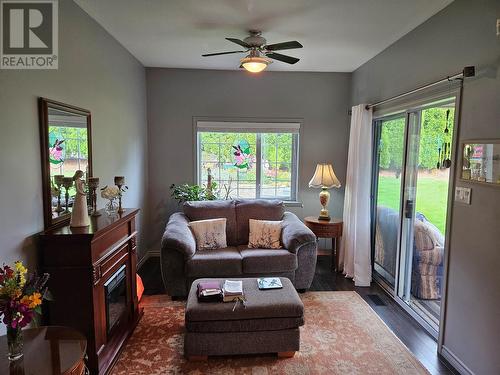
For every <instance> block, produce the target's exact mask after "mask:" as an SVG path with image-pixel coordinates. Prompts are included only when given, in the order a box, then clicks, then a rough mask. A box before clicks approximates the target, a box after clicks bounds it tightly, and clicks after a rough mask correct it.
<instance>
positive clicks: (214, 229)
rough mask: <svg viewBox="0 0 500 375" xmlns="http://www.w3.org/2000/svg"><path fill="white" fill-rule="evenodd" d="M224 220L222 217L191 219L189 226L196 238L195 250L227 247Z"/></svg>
mask: <svg viewBox="0 0 500 375" xmlns="http://www.w3.org/2000/svg"><path fill="white" fill-rule="evenodd" d="M226 220H227V219H225V218H222V219H209V220H198V221H191V222H190V223H189V228H191V231H192V232H193V234H194V238H195V239H196V250H214V249H223V248H225V247H227V243H226Z"/></svg>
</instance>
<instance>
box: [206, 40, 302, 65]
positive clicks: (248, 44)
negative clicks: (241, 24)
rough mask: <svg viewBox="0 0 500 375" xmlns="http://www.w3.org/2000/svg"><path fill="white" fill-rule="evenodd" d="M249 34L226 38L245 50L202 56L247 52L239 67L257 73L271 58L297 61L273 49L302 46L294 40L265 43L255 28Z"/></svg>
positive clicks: (211, 54)
mask: <svg viewBox="0 0 500 375" xmlns="http://www.w3.org/2000/svg"><path fill="white" fill-rule="evenodd" d="M249 33H250V36H248V37H246V38H245V39H243V40H240V39H236V38H226V39H227V40H229V41H230V42H233V43H236V44H238V45H240V46H241V47H244V48H245V50H240V51H228V52H216V53H207V54H204V55H202V56H203V57H208V56H218V55H229V54H233V53H248V55H247V56H245V57H244V58H242V59H241V65H240V68H245V69H246V70H248V71H249V72H252V73H258V72H261V71H263V70H264V69H266V68H267V66H268V65H269V64H271V63H272V60H278V61H282V62H284V63H287V64H295V63H296V62H298V61H299V59H297V58H296V57H292V56H288V55H282V54H281V53H276V52H275V51H281V50H285V49H295V48H302V44H300V43H299V42H297V41H296V40H292V41H290V42H283V43H275V44H267V41H266V39H265V38H264V37H262V36H261V34H262V33H261V32H260V31H257V30H250V31H249Z"/></svg>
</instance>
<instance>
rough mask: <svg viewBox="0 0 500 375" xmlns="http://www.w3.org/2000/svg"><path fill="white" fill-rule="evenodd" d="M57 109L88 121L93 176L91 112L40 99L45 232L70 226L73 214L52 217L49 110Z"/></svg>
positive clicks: (89, 153) (89, 158)
mask: <svg viewBox="0 0 500 375" xmlns="http://www.w3.org/2000/svg"><path fill="white" fill-rule="evenodd" d="M50 108H53V109H57V110H61V111H64V112H69V113H72V114H75V115H79V116H85V117H86V119H87V146H88V160H87V165H88V176H89V177H91V176H92V132H91V115H90V111H89V110H86V109H83V108H79V107H76V106H73V105H69V104H65V103H61V102H57V101H55V100H50V99H47V98H42V97H40V98H39V99H38V109H39V117H40V147H41V161H42V199H43V216H44V223H45V225H44V227H45V230H50V229H54V228H57V227H60V226H63V225H67V224H69V221H70V218H71V214H70V213H67V214H65V215H63V216H61V217H58V218H53V217H52V203H51V202H52V192H51V188H50V187H51V185H50V162H49V109H50Z"/></svg>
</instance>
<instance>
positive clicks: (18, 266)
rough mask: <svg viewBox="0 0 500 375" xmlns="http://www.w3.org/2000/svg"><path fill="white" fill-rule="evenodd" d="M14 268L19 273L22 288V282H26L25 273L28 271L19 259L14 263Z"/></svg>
mask: <svg viewBox="0 0 500 375" xmlns="http://www.w3.org/2000/svg"><path fill="white" fill-rule="evenodd" d="M14 268H15V269H16V272H17V273H18V275H19V283H20V286H21V288H22V287H23V286H24V284H26V273H27V272H28V270H27V269H26V267H24V265H23V262H21V261H20V260H18V261H17V262H15V263H14Z"/></svg>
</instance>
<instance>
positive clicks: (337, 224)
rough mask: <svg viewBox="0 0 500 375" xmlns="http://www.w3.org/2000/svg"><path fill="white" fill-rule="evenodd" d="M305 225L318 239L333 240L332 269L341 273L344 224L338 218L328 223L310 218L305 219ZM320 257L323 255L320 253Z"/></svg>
mask: <svg viewBox="0 0 500 375" xmlns="http://www.w3.org/2000/svg"><path fill="white" fill-rule="evenodd" d="M304 224H305V225H306V226H307V227H308V228H309V229H310V230H312V231H313V233H314V234H315V235H316V237H318V238H331V239H332V268H333V269H334V270H335V271H339V251H340V240H341V238H342V230H343V227H344V222H343V221H342V220H341V219H336V218H332V219H330V221H328V220H319V219H318V217H317V216H308V217H306V218H304ZM318 255H323V254H321V253H320V252H319V251H318ZM334 257H335V261H334Z"/></svg>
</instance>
